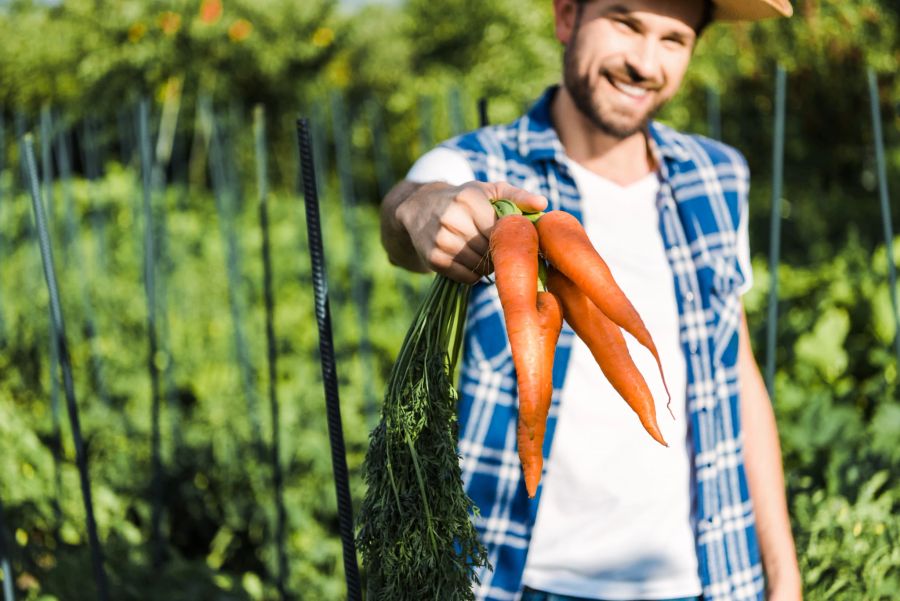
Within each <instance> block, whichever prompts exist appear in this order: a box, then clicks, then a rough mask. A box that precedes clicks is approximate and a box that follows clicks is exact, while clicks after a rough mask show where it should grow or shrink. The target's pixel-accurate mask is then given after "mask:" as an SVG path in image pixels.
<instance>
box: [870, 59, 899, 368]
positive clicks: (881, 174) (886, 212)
mask: <svg viewBox="0 0 900 601" xmlns="http://www.w3.org/2000/svg"><path fill="white" fill-rule="evenodd" d="M868 75H869V99H870V101H871V107H872V131H873V135H874V137H875V162H876V164H877V167H878V192H879V197H880V199H881V221H882V223H883V224H884V244H885V247H886V250H887V264H888V278H889V281H890V285H891V306H892V308H893V310H894V324H895V330H894V352H895V353H896V355H897V365H900V317H898V314H897V266H896V265H895V264H894V230H893V227H892V225H891V205H890V198H889V195H888V181H887V161H885V158H884V134H883V133H882V129H881V104H880V102H879V98H878V78H877V77H876V75H875V70H874V69H872V68H871V67H869V73H868Z"/></svg>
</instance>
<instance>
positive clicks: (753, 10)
mask: <svg viewBox="0 0 900 601" xmlns="http://www.w3.org/2000/svg"><path fill="white" fill-rule="evenodd" d="M713 3H714V4H715V7H714V9H713V19H714V20H716V21H760V20H762V19H771V18H773V17H790V16H791V15H792V14H794V8H793V7H792V6H791V3H790V2H789V0H713Z"/></svg>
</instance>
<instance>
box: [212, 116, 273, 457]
mask: <svg viewBox="0 0 900 601" xmlns="http://www.w3.org/2000/svg"><path fill="white" fill-rule="evenodd" d="M203 113H204V115H206V117H205V118H204V121H205V122H206V123H207V127H208V128H209V129H208V134H209V136H210V138H209V140H210V142H209V158H210V161H209V166H210V171H211V173H212V181H213V196H214V197H215V200H216V211H217V212H218V214H219V231H220V233H221V236H222V241H223V242H224V244H225V252H226V263H227V264H226V266H225V267H226V275H227V279H228V304H229V307H230V309H231V325H232V331H233V333H234V347H235V348H234V353H235V360H236V362H237V367H238V370H239V372H240V374H241V383H242V385H243V389H244V398H245V400H246V403H247V414H248V417H249V419H250V428H251V436H252V440H253V446H254V450H255V451H256V454H257V457H259V458H260V459H263V458H264V457H265V456H266V454H265V451H264V449H263V442H262V426H261V425H260V419H259V402H258V401H257V398H256V377H255V374H254V372H253V367H252V365H251V363H250V356H249V355H248V354H247V348H248V347H247V342H246V337H245V336H244V328H243V322H242V317H241V313H242V311H241V297H240V282H241V278H240V273H241V271H240V250H239V247H238V241H237V236H236V235H235V231H234V215H235V212H236V205H237V202H236V196H237V190H236V188H235V187H234V186H233V185H232V183H231V181H230V180H229V178H228V173H227V170H226V167H225V156H224V150H223V144H222V140H221V138H220V135H221V134H220V131H219V126H218V125H217V124H216V120H215V117H214V115H213V113H212V108H211V107H210V106H209V105H208V104H206V106H205V107H204V109H203Z"/></svg>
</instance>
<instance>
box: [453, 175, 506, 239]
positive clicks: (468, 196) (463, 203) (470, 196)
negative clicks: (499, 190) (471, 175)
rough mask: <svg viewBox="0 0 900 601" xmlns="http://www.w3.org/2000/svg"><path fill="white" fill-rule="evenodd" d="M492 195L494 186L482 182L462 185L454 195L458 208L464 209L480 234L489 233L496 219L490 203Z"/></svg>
mask: <svg viewBox="0 0 900 601" xmlns="http://www.w3.org/2000/svg"><path fill="white" fill-rule="evenodd" d="M494 197H495V195H494V187H493V186H492V185H491V184H485V183H483V182H476V183H475V185H466V186H463V188H462V189H460V191H459V192H458V193H457V195H456V199H457V201H458V205H459V206H460V209H462V210H465V211H466V213H467V215H468V217H467V218H468V219H469V220H470V221H472V222H473V223H474V224H475V227H476V228H477V229H478V232H479V233H480V234H482V235H487V234H488V233H490V231H491V228H493V227H494V223H496V221H497V213H496V211H494V206H493V205H492V204H491V199H492V198H494Z"/></svg>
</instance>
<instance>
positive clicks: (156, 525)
mask: <svg viewBox="0 0 900 601" xmlns="http://www.w3.org/2000/svg"><path fill="white" fill-rule="evenodd" d="M138 144H139V145H140V157H141V189H142V192H143V199H144V202H143V209H144V295H145V296H146V301H147V342H148V353H147V368H148V370H149V372H150V403H151V408H150V419H151V433H150V447H151V466H152V467H151V484H150V489H151V495H152V496H153V504H152V505H153V506H152V510H151V515H150V546H151V550H152V552H151V556H152V558H153V565H154V566H160V565H162V563H163V560H164V557H163V541H162V512H163V508H162V505H163V473H162V472H163V466H162V457H161V456H160V434H159V421H160V420H159V412H160V403H159V396H160V392H159V365H158V364H157V354H158V352H159V348H158V344H157V338H156V336H157V333H156V250H155V246H154V240H153V238H154V236H153V191H152V187H151V178H152V170H153V166H152V164H151V158H150V105H149V102H148V101H147V99H146V98H141V100H140V103H139V104H138Z"/></svg>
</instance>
